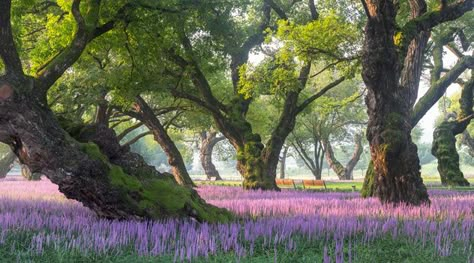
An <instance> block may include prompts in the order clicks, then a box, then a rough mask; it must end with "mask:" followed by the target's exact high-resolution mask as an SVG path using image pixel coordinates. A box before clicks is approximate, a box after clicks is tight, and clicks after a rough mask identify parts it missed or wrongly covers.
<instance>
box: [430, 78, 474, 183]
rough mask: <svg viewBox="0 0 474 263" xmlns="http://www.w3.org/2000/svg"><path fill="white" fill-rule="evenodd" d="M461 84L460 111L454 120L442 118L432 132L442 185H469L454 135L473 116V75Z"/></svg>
mask: <svg viewBox="0 0 474 263" xmlns="http://www.w3.org/2000/svg"><path fill="white" fill-rule="evenodd" d="M461 86H462V92H461V98H460V99H459V104H460V111H459V113H458V114H455V115H456V117H457V118H456V120H452V121H451V120H449V119H446V120H444V121H443V122H442V123H441V124H440V125H439V126H438V127H436V129H435V130H434V132H433V146H432V148H431V153H432V154H433V155H434V156H435V157H436V158H437V159H438V172H439V175H440V177H441V183H442V184H443V185H454V186H468V185H469V182H468V181H467V180H466V179H465V178H464V174H463V173H462V171H461V169H460V167H459V154H458V151H457V149H456V135H458V134H461V133H463V132H464V131H465V130H466V128H467V126H468V125H469V123H470V122H471V119H472V118H473V117H474V111H473V109H472V107H473V90H474V76H471V79H470V80H469V81H468V82H467V83H464V84H461Z"/></svg>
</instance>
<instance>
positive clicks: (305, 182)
mask: <svg viewBox="0 0 474 263" xmlns="http://www.w3.org/2000/svg"><path fill="white" fill-rule="evenodd" d="M314 186H321V187H324V189H327V188H326V183H325V182H324V181H323V180H303V189H306V188H311V187H314Z"/></svg>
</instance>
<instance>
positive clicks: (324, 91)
mask: <svg viewBox="0 0 474 263" xmlns="http://www.w3.org/2000/svg"><path fill="white" fill-rule="evenodd" d="M345 79H346V77H341V78H339V79H337V80H335V81H333V82H331V83H329V84H328V85H326V87H324V88H322V89H321V90H319V91H318V92H317V93H316V94H314V95H313V96H311V97H309V98H307V99H306V100H305V101H303V102H302V103H301V104H300V105H299V106H298V109H297V112H298V113H299V112H302V111H303V110H304V109H305V108H306V107H307V106H308V105H309V104H311V102H313V101H314V100H316V99H317V98H319V97H321V96H323V95H324V94H325V93H326V92H328V91H329V90H331V89H332V88H334V87H336V86H337V85H339V84H340V83H341V82H343V81H344V80H345Z"/></svg>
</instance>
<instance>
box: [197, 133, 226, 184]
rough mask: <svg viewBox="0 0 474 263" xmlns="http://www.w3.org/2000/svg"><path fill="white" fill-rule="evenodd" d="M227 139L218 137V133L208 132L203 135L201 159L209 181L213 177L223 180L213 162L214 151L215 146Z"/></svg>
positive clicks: (200, 151) (200, 150)
mask: <svg viewBox="0 0 474 263" xmlns="http://www.w3.org/2000/svg"><path fill="white" fill-rule="evenodd" d="M224 138H225V137H217V133H216V132H206V131H203V132H202V133H201V148H200V149H199V157H200V160H201V165H202V168H203V169H204V173H205V174H206V177H207V179H208V180H210V179H211V178H212V177H215V178H216V180H222V178H221V176H220V174H219V172H218V171H217V169H216V166H215V165H214V163H213V162H212V151H213V150H214V146H215V145H216V144H217V143H218V142H220V141H222V140H224Z"/></svg>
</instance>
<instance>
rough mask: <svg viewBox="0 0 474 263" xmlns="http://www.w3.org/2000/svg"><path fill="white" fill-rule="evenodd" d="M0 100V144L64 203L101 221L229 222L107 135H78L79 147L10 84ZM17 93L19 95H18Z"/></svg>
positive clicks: (95, 131) (104, 131) (100, 131)
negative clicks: (74, 203)
mask: <svg viewBox="0 0 474 263" xmlns="http://www.w3.org/2000/svg"><path fill="white" fill-rule="evenodd" d="M0 87H2V89H4V90H5V89H9V90H11V93H9V94H10V95H9V96H8V97H3V98H2V99H1V100H0V120H1V122H0V140H1V141H2V142H4V143H6V144H8V145H10V146H11V147H12V148H13V149H14V152H15V154H16V155H17V156H18V158H19V159H20V161H21V162H22V163H24V164H25V165H28V167H29V168H30V169H31V172H32V173H41V174H44V175H46V176H47V177H48V178H49V179H50V180H51V181H52V182H53V183H55V184H57V185H58V186H59V190H60V191H61V192H62V193H64V194H65V196H66V197H68V198H71V199H76V200H78V201H80V202H81V203H83V204H84V205H85V206H86V207H89V208H90V209H92V210H93V211H94V212H96V214H97V215H98V216H100V217H105V218H111V219H132V218H134V219H157V218H168V217H177V216H189V217H194V218H196V219H197V220H199V221H216V220H219V219H225V218H228V217H229V214H228V212H226V211H224V210H221V209H218V208H215V207H213V206H210V205H208V204H206V203H205V202H204V201H203V200H202V199H201V198H199V196H198V195H197V193H196V192H195V191H194V190H192V189H187V188H183V187H181V186H178V185H177V184H176V183H175V181H174V180H173V179H172V178H169V177H167V176H164V175H161V174H159V173H157V172H156V170H154V169H153V168H151V167H149V166H147V165H145V164H144V161H143V160H142V159H141V157H140V156H138V155H135V154H133V153H131V152H128V151H127V152H122V151H120V149H121V147H120V145H119V143H118V140H117V139H116V137H114V136H115V134H114V132H113V131H112V130H110V129H108V128H106V127H93V128H88V129H81V130H82V132H81V134H79V137H78V139H79V140H82V142H78V141H76V140H75V139H73V138H72V137H71V136H69V134H67V133H66V132H64V130H63V129H62V128H61V127H60V125H59V123H58V122H57V120H56V119H55V118H54V115H53V113H52V112H51V111H50V110H49V109H48V108H46V107H45V106H42V105H41V104H39V103H38V101H36V100H34V97H33V96H31V95H30V94H27V93H26V94H25V93H21V92H20V91H19V92H17V89H13V87H14V86H13V84H11V83H10V82H5V81H3V82H0ZM19 90H20V89H19Z"/></svg>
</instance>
